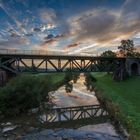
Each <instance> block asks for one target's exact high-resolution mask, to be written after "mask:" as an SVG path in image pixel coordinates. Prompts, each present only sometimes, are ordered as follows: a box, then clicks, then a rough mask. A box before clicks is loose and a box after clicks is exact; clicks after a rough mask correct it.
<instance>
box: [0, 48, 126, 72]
mask: <svg viewBox="0 0 140 140" xmlns="http://www.w3.org/2000/svg"><path fill="white" fill-rule="evenodd" d="M120 65H125V58H107V57H99V56H87V55H84V56H83V55H77V56H76V55H67V54H65V53H62V54H58V53H57V54H56V53H52V52H50V53H49V52H47V53H45V52H42V53H41V52H35V51H33V52H28V51H17V50H16V51H14V52H13V51H12V50H0V69H2V70H5V71H7V72H11V73H14V74H18V73H23V72H31V73H47V72H65V71H68V70H69V71H76V72H106V71H114V70H115V69H116V68H117V67H118V66H120Z"/></svg>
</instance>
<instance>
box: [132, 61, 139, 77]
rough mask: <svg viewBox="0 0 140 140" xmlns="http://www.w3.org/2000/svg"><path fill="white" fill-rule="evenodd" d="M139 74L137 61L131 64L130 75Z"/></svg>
mask: <svg viewBox="0 0 140 140" xmlns="http://www.w3.org/2000/svg"><path fill="white" fill-rule="evenodd" d="M138 74H139V66H138V64H137V63H132V64H131V75H138Z"/></svg>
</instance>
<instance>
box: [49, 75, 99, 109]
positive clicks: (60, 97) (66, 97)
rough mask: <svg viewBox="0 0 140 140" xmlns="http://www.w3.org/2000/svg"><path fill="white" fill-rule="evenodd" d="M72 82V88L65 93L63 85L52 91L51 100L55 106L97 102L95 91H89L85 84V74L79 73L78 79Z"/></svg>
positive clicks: (82, 104)
mask: <svg viewBox="0 0 140 140" xmlns="http://www.w3.org/2000/svg"><path fill="white" fill-rule="evenodd" d="M71 82H72V83H73V90H72V92H70V93H67V92H66V90H65V86H62V87H60V88H59V89H58V90H57V91H56V92H54V93H53V98H52V99H51V100H52V102H53V103H54V104H55V105H56V106H57V107H70V106H84V105H94V104H96V105H97V104H99V102H98V100H97V98H96V96H95V92H94V91H93V92H90V91H88V90H87V87H86V86H85V84H84V82H85V76H84V74H80V77H79V79H78V80H77V82H76V83H74V82H73V81H71Z"/></svg>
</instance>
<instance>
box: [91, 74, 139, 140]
mask: <svg viewBox="0 0 140 140" xmlns="http://www.w3.org/2000/svg"><path fill="white" fill-rule="evenodd" d="M92 75H93V76H94V77H95V78H96V79H97V82H96V90H97V93H98V96H99V98H100V99H101V100H102V101H103V102H104V104H106V106H107V108H108V109H109V111H110V113H111V115H112V116H113V117H114V118H115V119H117V120H118V121H121V123H122V124H123V125H124V126H125V127H126V128H127V129H128V131H129V132H130V134H131V136H132V137H133V138H132V137H131V139H137V138H140V77H138V76H137V77H131V78H129V79H127V80H125V81H122V82H115V81H113V80H112V76H111V75H107V74H106V73H92ZM136 137H137V138H136Z"/></svg>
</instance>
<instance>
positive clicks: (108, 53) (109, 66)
mask: <svg viewBox="0 0 140 140" xmlns="http://www.w3.org/2000/svg"><path fill="white" fill-rule="evenodd" d="M101 57H110V58H115V57H116V53H114V52H112V51H111V50H108V51H105V52H103V53H102V54H101ZM99 65H101V66H104V67H105V68H106V70H107V73H108V74H109V73H110V71H112V69H114V67H115V64H114V63H113V61H108V60H107V61H103V62H100V63H99Z"/></svg>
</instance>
